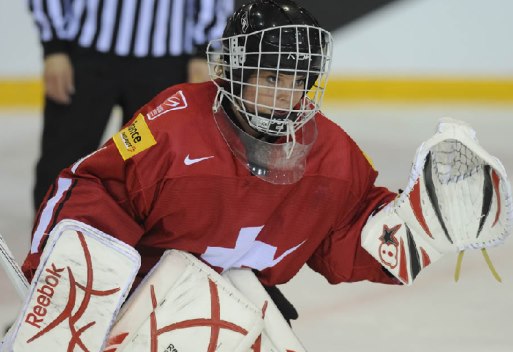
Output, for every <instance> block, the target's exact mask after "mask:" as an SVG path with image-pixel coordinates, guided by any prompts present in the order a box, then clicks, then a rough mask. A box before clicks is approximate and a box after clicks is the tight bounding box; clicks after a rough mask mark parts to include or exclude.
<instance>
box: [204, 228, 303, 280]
mask: <svg viewBox="0 0 513 352" xmlns="http://www.w3.org/2000/svg"><path fill="white" fill-rule="evenodd" d="M263 228H264V227H263V226H259V227H243V228H242V229H241V230H240V231H239V236H238V237H237V241H236V243H235V247H234V248H225V247H208V248H207V250H206V251H205V253H203V254H202V255H201V258H202V259H203V260H205V261H206V262H207V263H209V264H210V265H212V266H216V267H220V268H223V271H226V270H228V269H231V268H242V267H246V268H247V267H249V268H253V269H257V270H264V269H265V268H270V267H272V266H275V265H276V264H278V263H279V262H281V261H282V260H283V258H285V257H286V256H287V255H289V254H290V253H292V252H294V251H295V250H296V249H298V248H299V247H300V246H301V245H302V244H303V243H305V241H303V242H301V243H300V244H298V245H297V246H295V247H292V248H290V249H288V250H287V251H285V252H284V253H283V254H282V255H280V256H279V257H278V258H276V259H274V256H275V255H276V250H277V248H276V247H274V246H271V245H269V244H267V243H264V242H261V241H256V240H255V239H256V237H257V236H258V234H259V233H260V231H261V230H262V229H263Z"/></svg>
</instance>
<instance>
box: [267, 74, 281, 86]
mask: <svg viewBox="0 0 513 352" xmlns="http://www.w3.org/2000/svg"><path fill="white" fill-rule="evenodd" d="M265 80H266V81H267V83H270V84H273V85H274V84H276V82H277V81H278V78H277V77H276V76H275V75H269V76H267V77H266V79H265Z"/></svg>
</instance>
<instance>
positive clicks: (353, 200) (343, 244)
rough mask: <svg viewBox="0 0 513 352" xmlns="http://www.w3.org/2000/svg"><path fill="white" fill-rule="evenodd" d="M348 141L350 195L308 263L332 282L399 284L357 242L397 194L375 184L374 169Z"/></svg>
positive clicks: (375, 174)
mask: <svg viewBox="0 0 513 352" xmlns="http://www.w3.org/2000/svg"><path fill="white" fill-rule="evenodd" d="M350 145H352V149H353V153H352V154H353V155H352V156H351V157H350V159H351V162H350V164H349V165H347V169H350V170H352V175H351V176H350V179H351V180H352V184H351V186H350V189H351V191H350V196H349V199H348V200H346V201H345V202H344V205H343V209H342V211H341V216H340V219H339V222H338V223H339V225H338V226H337V227H335V228H334V229H333V230H332V232H331V233H330V234H329V235H328V236H327V237H326V238H325V239H324V240H323V242H322V243H321V244H320V246H319V247H318V248H317V250H316V251H315V252H314V254H313V256H312V257H311V258H310V259H309V261H308V265H309V266H310V267H311V268H312V269H313V270H315V271H317V272H319V273H320V274H322V275H323V276H324V277H326V279H327V280H328V281H329V282H330V283H332V284H337V283H340V282H354V281H363V280H369V281H373V282H381V283H387V284H399V283H400V282H399V281H398V280H397V279H395V278H394V277H393V276H392V275H390V274H389V273H388V272H387V271H386V269H384V268H383V267H382V266H381V264H380V263H379V262H378V261H376V260H375V259H374V258H373V257H372V256H371V255H370V254H369V253H367V251H366V250H365V249H364V248H363V247H362V246H361V244H360V239H361V231H362V229H363V227H364V226H365V223H366V222H367V219H368V218H369V216H370V215H371V214H372V213H373V212H374V211H375V210H376V209H378V208H379V207H381V206H382V205H383V204H386V203H389V202H390V201H392V200H393V199H394V198H395V196H396V194H395V193H393V192H390V191H389V190H388V189H386V188H383V187H376V186H375V185H374V181H375V180H376V177H377V172H376V171H375V170H374V169H373V167H372V166H371V165H370V163H369V161H368V160H367V158H366V157H365V156H364V154H363V153H362V152H361V151H360V149H359V148H358V147H357V146H356V144H354V142H352V143H350Z"/></svg>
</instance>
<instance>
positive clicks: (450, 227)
mask: <svg viewBox="0 0 513 352" xmlns="http://www.w3.org/2000/svg"><path fill="white" fill-rule="evenodd" d="M512 226H513V206H512V194H511V186H510V184H509V181H508V179H507V176H506V171H505V169H504V167H503V165H502V164H501V162H500V161H499V160H498V159H497V158H495V157H494V156H492V155H490V154H489V153H488V152H486V151H485V150H484V149H483V148H482V147H481V146H480V145H479V143H478V141H477V139H476V133H475V131H474V130H473V129H472V128H471V127H470V126H468V125H466V124H464V123H462V122H459V121H455V120H451V119H444V120H442V121H440V123H439V125H438V129H437V132H436V133H435V135H434V136H433V137H431V138H430V139H428V140H427V141H426V142H424V143H423V144H422V145H421V146H420V147H419V149H418V150H417V153H416V155H415V159H414V162H413V167H412V171H411V174H410V180H409V183H408V186H407V187H406V189H405V191H404V192H403V193H402V194H401V195H399V196H398V197H397V198H396V199H395V200H394V201H393V202H391V203H390V204H388V205H386V206H385V207H383V208H382V209H380V210H379V211H377V212H376V213H375V214H373V216H371V217H370V218H369V220H368V221H367V224H366V225H365V227H364V229H363V231H362V246H363V247H364V248H365V249H366V250H367V251H368V252H369V253H370V254H371V255H372V256H373V257H375V258H376V259H377V260H378V261H379V262H380V263H381V264H382V265H383V266H384V267H385V268H386V269H388V270H389V271H390V272H391V273H392V274H393V275H394V276H395V277H397V278H398V279H399V280H400V281H401V282H403V283H404V284H411V283H412V282H413V280H415V278H416V276H417V275H418V273H419V272H420V271H421V270H422V269H423V268H425V267H426V266H428V265H429V264H430V263H432V262H434V261H436V260H437V259H439V258H440V257H441V256H442V255H443V254H445V253H450V252H459V251H464V250H466V249H480V248H481V249H484V248H487V247H490V246H494V245H498V244H500V243H502V242H503V241H504V239H505V238H506V236H507V235H508V234H509V233H510V232H511V230H512Z"/></svg>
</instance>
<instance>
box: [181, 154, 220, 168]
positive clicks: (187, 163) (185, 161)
mask: <svg viewBox="0 0 513 352" xmlns="http://www.w3.org/2000/svg"><path fill="white" fill-rule="evenodd" d="M213 157H214V156H213V155H211V156H205V157H203V158H196V159H191V158H190V157H189V155H188V154H187V156H186V157H185V159H184V160H183V163H184V164H185V165H187V166H189V165H192V164H196V163H199V162H200V161H203V160H207V159H210V158H213Z"/></svg>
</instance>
